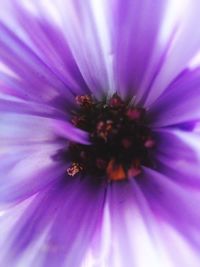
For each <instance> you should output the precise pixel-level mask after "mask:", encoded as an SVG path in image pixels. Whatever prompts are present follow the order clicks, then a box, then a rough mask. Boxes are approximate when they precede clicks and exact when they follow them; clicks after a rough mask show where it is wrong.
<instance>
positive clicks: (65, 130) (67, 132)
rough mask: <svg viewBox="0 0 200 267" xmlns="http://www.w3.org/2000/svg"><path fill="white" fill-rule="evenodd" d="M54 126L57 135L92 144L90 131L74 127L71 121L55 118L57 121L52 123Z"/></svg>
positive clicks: (80, 142)
mask: <svg viewBox="0 0 200 267" xmlns="http://www.w3.org/2000/svg"><path fill="white" fill-rule="evenodd" d="M52 126H53V128H54V130H55V133H56V134H57V135H60V136H62V137H64V138H66V139H67V140H70V141H74V142H77V143H79V144H84V145H89V144H90V141H89V135H88V133H87V132H85V131H83V130H80V129H78V128H76V127H74V126H73V125H72V124H71V123H69V122H65V121H58V120H55V122H53V123H52Z"/></svg>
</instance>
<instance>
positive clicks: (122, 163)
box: [67, 94, 155, 181]
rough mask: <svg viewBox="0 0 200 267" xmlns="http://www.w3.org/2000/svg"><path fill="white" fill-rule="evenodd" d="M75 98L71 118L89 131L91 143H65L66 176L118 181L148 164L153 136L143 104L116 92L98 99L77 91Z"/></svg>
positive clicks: (78, 126) (78, 125)
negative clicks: (126, 98)
mask: <svg viewBox="0 0 200 267" xmlns="http://www.w3.org/2000/svg"><path fill="white" fill-rule="evenodd" d="M75 101H76V105H77V109H76V110H74V111H73V112H72V116H71V121H72V123H73V124H74V125H75V126H76V127H77V128H80V129H82V130H84V131H86V132H88V133H89V138H90V141H91V145H83V144H79V143H74V142H70V143H69V148H68V155H69V159H70V161H71V165H70V166H69V168H68V169H67V173H68V175H69V176H76V175H78V174H84V175H85V174H88V175H91V176H94V177H97V178H100V179H102V177H103V178H104V179H105V177H106V180H107V181H122V180H126V179H128V178H131V177H136V176H139V175H140V174H141V172H142V168H141V166H142V165H145V166H150V165H151V160H150V159H151V152H152V149H153V148H154V146H155V140H154V139H153V137H152V132H151V129H150V128H149V126H148V124H147V119H146V110H145V109H144V108H142V107H138V106H134V105H132V104H131V103H130V101H124V100H122V99H121V97H120V96H119V95H118V94H114V95H113V96H111V97H110V98H109V99H108V100H107V99H104V100H101V101H97V100H95V99H94V98H93V97H92V96H90V95H81V96H77V97H76V98H75Z"/></svg>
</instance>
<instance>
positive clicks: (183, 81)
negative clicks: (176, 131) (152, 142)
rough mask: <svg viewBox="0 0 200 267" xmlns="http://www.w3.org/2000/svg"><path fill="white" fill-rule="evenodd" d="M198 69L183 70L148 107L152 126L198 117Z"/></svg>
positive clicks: (199, 99)
mask: <svg viewBox="0 0 200 267" xmlns="http://www.w3.org/2000/svg"><path fill="white" fill-rule="evenodd" d="M199 101H200V69H196V70H193V71H189V70H188V71H185V72H183V73H182V74H181V75H180V76H179V77H178V78H177V79H176V80H175V81H174V82H173V83H172V84H171V85H170V86H169V88H168V89H167V90H166V92H165V93H163V95H161V96H160V97H159V98H158V99H157V101H156V102H155V103H154V104H153V105H152V107H150V110H149V114H150V117H151V119H152V121H153V123H152V124H153V126H158V127H163V126H168V125H173V124H178V123H185V122H190V121H193V120H198V119H199V118H200V108H199Z"/></svg>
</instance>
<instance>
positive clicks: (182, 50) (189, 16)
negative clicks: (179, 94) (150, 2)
mask: <svg viewBox="0 0 200 267" xmlns="http://www.w3.org/2000/svg"><path fill="white" fill-rule="evenodd" d="M199 9H200V2H199V1H195V0H192V1H188V0H186V1H177V0H176V1H171V3H170V6H169V8H168V12H167V14H166V19H165V24H166V25H165V27H164V29H163V34H162V35H163V39H164V40H165V39H166V37H167V36H168V35H169V34H168V32H171V31H173V29H175V31H176V34H175V35H174V37H173V39H172V40H171V44H170V49H169V50H168V53H167V57H166V60H164V61H163V64H162V65H161V66H160V70H159V75H157V77H156V80H155V82H154V84H153V85H152V88H151V90H150V93H149V96H148V98H147V100H146V105H147V106H149V105H151V104H153V102H154V101H155V100H156V99H157V98H158V97H159V96H160V95H161V94H162V92H163V91H165V90H166V88H167V87H168V85H169V84H170V83H171V82H172V81H173V80H174V79H175V78H176V77H177V76H178V75H179V74H180V73H181V72H182V71H183V70H184V69H185V68H186V67H187V66H188V65H189V63H190V61H191V60H192V58H193V57H194V56H196V54H197V53H198V52H199V47H200V28H198V27H196V25H197V24H198V21H199V12H198V10H199ZM194 29H196V30H195V35H194ZM165 35H166V37H165ZM169 36H170V35H169ZM164 40H162V39H161V42H164Z"/></svg>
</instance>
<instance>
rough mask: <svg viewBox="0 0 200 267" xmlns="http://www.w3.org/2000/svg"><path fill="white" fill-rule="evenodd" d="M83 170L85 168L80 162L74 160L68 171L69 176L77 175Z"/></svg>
mask: <svg viewBox="0 0 200 267" xmlns="http://www.w3.org/2000/svg"><path fill="white" fill-rule="evenodd" d="M82 170H83V167H82V166H81V165H80V164H79V163H77V162H73V163H72V165H71V166H70V167H69V168H68V169H67V173H68V175H69V176H75V175H76V174H78V173H79V172H81V171H82Z"/></svg>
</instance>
